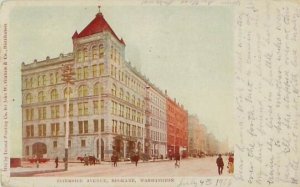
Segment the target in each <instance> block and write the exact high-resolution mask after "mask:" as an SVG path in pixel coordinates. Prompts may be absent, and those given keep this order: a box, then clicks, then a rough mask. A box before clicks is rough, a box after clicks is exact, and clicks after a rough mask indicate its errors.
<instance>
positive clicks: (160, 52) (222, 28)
mask: <svg viewBox="0 0 300 187" xmlns="http://www.w3.org/2000/svg"><path fill="white" fill-rule="evenodd" d="M20 5H21V4H19V5H18V6H14V7H13V8H11V9H10V14H9V60H10V64H11V66H10V69H9V70H10V75H11V76H10V81H11V82H13V84H10V88H9V89H10V90H9V91H10V96H11V97H12V98H14V101H13V102H12V103H11V105H10V107H11V111H13V114H12V112H11V118H12V117H13V120H12V119H11V122H12V124H11V127H12V129H16V130H15V131H14V132H13V136H12V138H13V139H12V141H13V142H14V144H13V145H12V147H11V154H12V155H13V156H20V155H21V149H20V147H21V141H22V139H21V137H22V135H21V124H22V120H21V73H20V69H21V63H22V62H25V63H31V62H33V60H34V59H37V60H43V59H45V58H46V56H50V57H51V58H52V57H57V56H58V55H59V54H60V53H69V52H72V40H71V37H72V35H73V33H74V31H75V30H77V31H78V32H80V31H81V30H82V29H83V28H84V27H85V26H86V25H87V24H88V23H89V22H90V21H91V20H92V19H93V18H94V17H95V14H96V13H97V11H98V8H97V6H96V5H93V6H83V5H81V6H77V5H76V6H75V5H74V6H64V7H63V6H59V5H55V6H34V7H33V6H20ZM23 5H24V4H23ZM101 10H102V13H103V15H104V17H105V19H106V20H107V21H108V23H109V24H110V26H111V27H112V28H113V30H114V31H115V33H116V34H117V35H118V36H119V37H122V38H123V39H124V40H125V42H126V59H127V60H130V61H131V63H132V64H133V65H134V66H136V67H137V69H139V70H140V71H141V72H142V73H143V74H145V75H146V76H147V77H148V78H149V79H150V80H151V81H152V82H153V83H154V84H155V85H157V86H158V87H159V88H160V89H161V90H165V89H166V90H168V94H169V95H170V97H172V98H176V100H177V101H179V102H180V103H181V104H183V105H184V107H185V108H186V109H187V110H188V112H189V113H190V114H196V115H198V117H199V119H200V121H201V123H203V124H205V125H206V126H207V128H208V131H210V132H212V133H214V134H215V136H216V137H217V138H218V139H220V140H223V139H225V138H226V137H227V136H228V137H229V139H230V132H231V130H232V126H233V123H234V120H233V108H232V105H233V54H232V44H233V29H232V21H233V12H232V9H231V8H229V7H201V6H197V7H192V6H137V5H133V6H132V5H127V6H110V5H108V4H105V5H104V6H102V8H101ZM12 75H13V76H12Z"/></svg>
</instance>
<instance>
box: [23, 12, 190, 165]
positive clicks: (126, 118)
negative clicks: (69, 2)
mask: <svg viewBox="0 0 300 187" xmlns="http://www.w3.org/2000/svg"><path fill="white" fill-rule="evenodd" d="M72 41H73V52H72V53H69V54H61V55H59V57H57V58H50V57H47V58H46V60H42V61H37V60H35V61H34V62H33V63H29V64H25V63H23V64H22V69H21V71H22V114H23V123H22V128H23V155H24V157H25V158H29V157H36V156H37V157H47V158H51V159H53V158H55V157H57V156H58V157H59V158H60V159H62V158H64V156H65V148H68V150H69V159H70V160H74V159H76V158H77V157H78V156H84V155H91V156H96V157H98V158H101V160H105V161H109V160H110V158H111V155H112V154H118V156H119V158H120V159H121V160H123V159H127V158H129V157H130V155H131V154H133V153H136V152H139V153H142V152H146V153H147V154H149V155H153V156H161V155H163V156H166V154H167V153H168V148H167V146H168V145H169V146H170V145H171V144H172V142H169V141H170V140H171V139H169V138H168V135H167V133H168V132H169V124H168V123H167V113H170V112H168V106H169V105H168V102H167V95H165V94H164V93H162V92H161V91H160V89H158V88H157V87H156V86H155V85H154V84H152V83H151V82H150V81H149V80H148V79H147V78H146V77H145V76H143V75H142V74H141V73H140V72H138V71H137V70H136V69H135V68H134V67H132V66H131V64H130V62H127V61H125V47H126V45H125V42H124V41H123V39H120V38H118V36H117V35H116V34H115V33H114V31H113V30H112V29H111V27H110V26H109V24H108V23H107V22H106V20H105V19H104V17H103V15H102V13H101V12H99V13H98V14H96V17H95V18H94V19H93V20H92V21H91V22H90V23H89V24H88V25H87V26H86V27H85V28H84V29H83V30H82V31H81V32H80V33H77V31H76V32H75V33H74V35H73V36H72ZM66 64H70V65H72V68H73V70H74V72H75V75H74V84H71V85H70V87H69V88H70V92H69V93H68V90H67V85H66V83H65V82H63V81H62V67H63V65H66ZM68 95H70V105H69V108H70V110H69V113H70V116H69V137H68V142H67V141H66V137H65V134H66V132H65V122H66V114H67V111H66V100H67V96H68ZM169 103H171V104H172V108H176V112H175V113H172V115H173V114H174V115H176V118H174V120H175V121H176V120H178V122H175V121H173V122H172V123H174V124H176V130H177V131H176V137H177V139H176V142H177V143H176V146H177V148H178V149H179V148H182V147H185V148H186V147H187V111H185V110H184V109H183V107H182V106H179V105H178V104H177V103H174V102H173V101H172V102H169ZM173 105H174V106H173ZM177 125H178V126H177ZM173 135H174V134H173ZM99 140H101V141H100V142H101V143H100V144H99ZM172 140H173V139H172ZM66 142H67V143H66ZM66 144H68V145H66Z"/></svg>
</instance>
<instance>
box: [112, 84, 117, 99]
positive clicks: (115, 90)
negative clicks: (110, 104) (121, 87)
mask: <svg viewBox="0 0 300 187" xmlns="http://www.w3.org/2000/svg"><path fill="white" fill-rule="evenodd" d="M111 94H112V95H114V96H117V87H116V85H115V84H113V85H112V88H111Z"/></svg>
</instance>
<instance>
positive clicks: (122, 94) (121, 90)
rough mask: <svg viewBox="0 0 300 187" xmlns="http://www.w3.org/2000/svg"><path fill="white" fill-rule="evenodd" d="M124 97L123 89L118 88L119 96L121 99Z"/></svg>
mask: <svg viewBox="0 0 300 187" xmlns="http://www.w3.org/2000/svg"><path fill="white" fill-rule="evenodd" d="M123 97H124V91H123V88H120V98H121V99H123Z"/></svg>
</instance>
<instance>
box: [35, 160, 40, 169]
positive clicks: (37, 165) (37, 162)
mask: <svg viewBox="0 0 300 187" xmlns="http://www.w3.org/2000/svg"><path fill="white" fill-rule="evenodd" d="M36 167H37V168H39V167H40V162H39V159H36Z"/></svg>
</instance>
